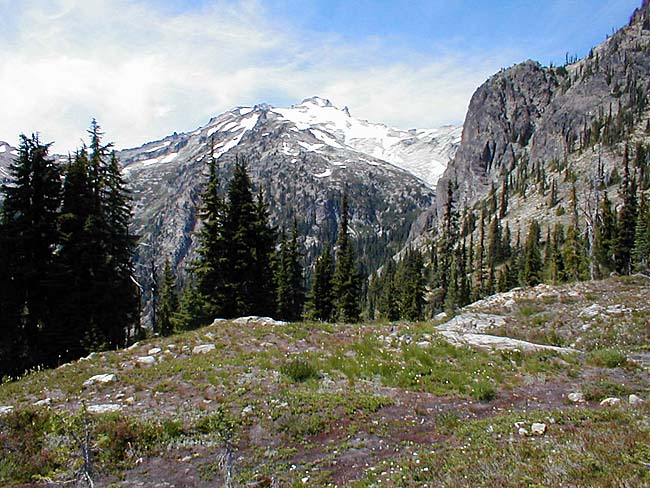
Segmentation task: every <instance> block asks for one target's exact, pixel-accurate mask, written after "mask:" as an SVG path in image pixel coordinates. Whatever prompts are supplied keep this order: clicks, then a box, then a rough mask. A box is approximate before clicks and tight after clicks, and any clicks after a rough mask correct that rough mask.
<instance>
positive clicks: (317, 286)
mask: <svg viewBox="0 0 650 488" xmlns="http://www.w3.org/2000/svg"><path fill="white" fill-rule="evenodd" d="M333 275H334V264H333V262H332V253H331V252H330V247H329V246H327V245H326V246H325V249H324V250H323V253H322V254H321V255H320V256H318V259H317V260H316V266H315V268H314V275H313V278H312V287H311V292H310V296H309V303H308V304H307V315H308V316H309V318H311V319H313V320H320V321H323V322H327V321H329V320H331V318H332V315H333V311H334V296H333V293H334V292H333V289H332V278H333Z"/></svg>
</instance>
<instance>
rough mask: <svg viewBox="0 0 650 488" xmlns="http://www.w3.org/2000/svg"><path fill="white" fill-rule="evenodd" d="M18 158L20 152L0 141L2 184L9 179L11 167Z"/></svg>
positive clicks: (0, 181)
mask: <svg viewBox="0 0 650 488" xmlns="http://www.w3.org/2000/svg"><path fill="white" fill-rule="evenodd" d="M16 156H18V150H17V149H16V148H15V147H12V146H11V145H10V144H9V143H7V142H3V141H0V184H2V183H5V182H6V181H8V179H9V165H10V164H11V163H12V161H13V160H14V158H15V157H16Z"/></svg>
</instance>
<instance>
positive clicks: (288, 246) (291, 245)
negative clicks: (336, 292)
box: [276, 219, 305, 321]
mask: <svg viewBox="0 0 650 488" xmlns="http://www.w3.org/2000/svg"><path fill="white" fill-rule="evenodd" d="M300 261H301V255H300V250H299V249H298V222H297V221H296V220H295V219H294V221H293V229H292V235H291V240H289V241H287V239H286V237H285V234H284V230H283V231H282V238H281V243H280V252H279V253H278V257H277V265H276V287H277V310H278V318H280V319H282V320H290V321H296V320H298V319H300V317H301V316H302V311H303V306H304V301H305V291H304V278H303V269H302V264H301V263H300Z"/></svg>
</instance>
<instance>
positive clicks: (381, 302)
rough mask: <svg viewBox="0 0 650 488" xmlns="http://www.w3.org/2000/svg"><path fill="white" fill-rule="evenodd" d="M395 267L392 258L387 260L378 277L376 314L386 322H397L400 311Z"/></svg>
mask: <svg viewBox="0 0 650 488" xmlns="http://www.w3.org/2000/svg"><path fill="white" fill-rule="evenodd" d="M396 273H397V267H396V266H395V261H394V260H393V258H388V260H387V261H386V264H385V265H384V266H383V268H382V272H381V276H379V277H378V279H377V282H378V288H379V292H378V294H379V296H378V298H377V312H378V313H379V317H380V318H382V319H385V320H388V321H391V322H392V321H395V320H399V318H400V309H399V302H398V295H397V291H398V290H397V286H396V285H397V284H396V282H395V281H396V276H395V275H396Z"/></svg>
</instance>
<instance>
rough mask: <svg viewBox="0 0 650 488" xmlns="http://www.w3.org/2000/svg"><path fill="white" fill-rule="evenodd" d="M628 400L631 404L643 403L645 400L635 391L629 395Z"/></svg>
mask: <svg viewBox="0 0 650 488" xmlns="http://www.w3.org/2000/svg"><path fill="white" fill-rule="evenodd" d="M627 402H628V403H629V404H630V405H641V404H642V403H643V402H644V401H643V399H642V398H641V397H639V396H637V395H635V394H634V393H633V394H631V395H630V396H629V397H628V399H627Z"/></svg>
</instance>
